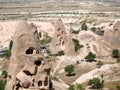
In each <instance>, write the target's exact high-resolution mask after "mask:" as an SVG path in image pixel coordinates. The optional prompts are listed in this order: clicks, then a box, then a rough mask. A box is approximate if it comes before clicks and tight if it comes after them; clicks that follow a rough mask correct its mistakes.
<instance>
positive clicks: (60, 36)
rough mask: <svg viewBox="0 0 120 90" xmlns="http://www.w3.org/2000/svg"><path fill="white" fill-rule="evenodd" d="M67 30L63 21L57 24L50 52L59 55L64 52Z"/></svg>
mask: <svg viewBox="0 0 120 90" xmlns="http://www.w3.org/2000/svg"><path fill="white" fill-rule="evenodd" d="M66 39H67V36H66V28H65V25H64V24H63V22H62V20H61V19H59V20H58V21H57V22H56V24H55V33H54V36H53V39H52V42H51V45H50V51H51V52H52V53H57V52H58V51H61V50H64V49H65V45H66Z"/></svg>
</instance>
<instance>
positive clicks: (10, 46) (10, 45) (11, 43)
mask: <svg viewBox="0 0 120 90" xmlns="http://www.w3.org/2000/svg"><path fill="white" fill-rule="evenodd" d="M12 46H13V41H12V40H11V41H10V44H9V49H10V50H11V49H12Z"/></svg>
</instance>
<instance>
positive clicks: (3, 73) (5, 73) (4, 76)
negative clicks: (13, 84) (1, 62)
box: [1, 70, 8, 78]
mask: <svg viewBox="0 0 120 90" xmlns="http://www.w3.org/2000/svg"><path fill="white" fill-rule="evenodd" d="M1 75H2V77H3V78H7V75H8V72H7V71H6V70H3V71H2V74H1Z"/></svg>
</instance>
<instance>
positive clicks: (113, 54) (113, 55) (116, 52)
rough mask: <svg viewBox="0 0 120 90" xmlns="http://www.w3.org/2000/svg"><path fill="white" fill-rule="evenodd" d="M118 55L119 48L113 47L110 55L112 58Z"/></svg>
mask: <svg viewBox="0 0 120 90" xmlns="http://www.w3.org/2000/svg"><path fill="white" fill-rule="evenodd" d="M119 55H120V53H119V50H118V49H113V51H112V57H113V58H119Z"/></svg>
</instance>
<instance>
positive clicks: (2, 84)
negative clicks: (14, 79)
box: [0, 80, 6, 90]
mask: <svg viewBox="0 0 120 90" xmlns="http://www.w3.org/2000/svg"><path fill="white" fill-rule="evenodd" d="M5 85H6V80H0V90H5Z"/></svg>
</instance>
